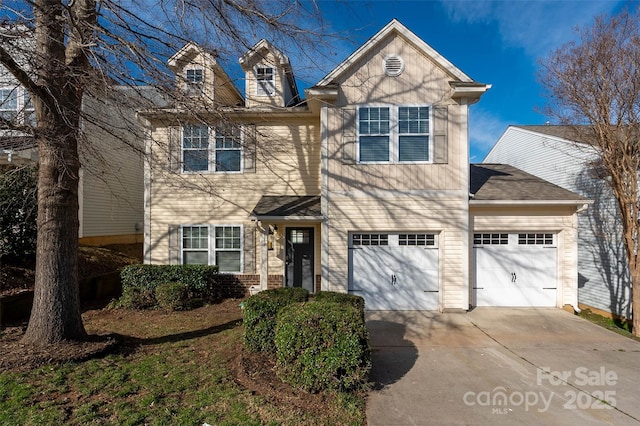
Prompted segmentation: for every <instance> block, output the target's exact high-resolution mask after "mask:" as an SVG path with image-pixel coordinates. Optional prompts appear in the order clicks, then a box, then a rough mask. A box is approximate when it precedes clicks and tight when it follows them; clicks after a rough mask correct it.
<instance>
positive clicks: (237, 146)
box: [214, 126, 242, 173]
mask: <svg viewBox="0 0 640 426" xmlns="http://www.w3.org/2000/svg"><path fill="white" fill-rule="evenodd" d="M214 138H215V153H214V161H215V164H216V167H215V171H216V172H225V173H233V172H241V171H242V132H241V130H240V127H238V126H218V127H216V128H215V130H214ZM225 151H226V152H231V153H237V155H238V157H239V165H238V169H237V170H222V169H221V168H220V164H219V161H218V155H219V153H224V152H225Z"/></svg>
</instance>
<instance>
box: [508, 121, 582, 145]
mask: <svg viewBox="0 0 640 426" xmlns="http://www.w3.org/2000/svg"><path fill="white" fill-rule="evenodd" d="M510 127H513V128H517V129H523V130H528V131H530V132H534V133H540V134H542V135H547V136H552V137H556V138H560V139H564V140H566V141H572V142H582V143H586V144H589V145H593V144H594V143H593V141H590V139H591V134H590V132H589V130H590V129H591V127H590V126H567V125H555V124H542V125H527V126H510Z"/></svg>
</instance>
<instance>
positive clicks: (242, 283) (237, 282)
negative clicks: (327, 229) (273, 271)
mask: <svg viewBox="0 0 640 426" xmlns="http://www.w3.org/2000/svg"><path fill="white" fill-rule="evenodd" d="M321 279H322V278H321V276H320V275H316V293H317V292H319V291H320V288H321ZM283 282H284V276H282V275H269V276H267V288H268V289H272V288H280V287H282V286H283ZM216 283H217V286H218V288H219V289H220V292H221V296H222V297H225V298H228V297H245V296H248V295H249V287H251V286H256V287H260V275H258V274H242V275H233V274H220V275H218V276H217V277H216Z"/></svg>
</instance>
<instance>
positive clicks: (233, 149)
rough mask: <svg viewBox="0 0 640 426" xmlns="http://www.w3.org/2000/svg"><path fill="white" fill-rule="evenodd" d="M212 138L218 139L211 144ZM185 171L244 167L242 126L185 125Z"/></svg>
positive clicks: (183, 161) (219, 170) (237, 169)
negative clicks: (211, 126) (212, 127)
mask: <svg viewBox="0 0 640 426" xmlns="http://www.w3.org/2000/svg"><path fill="white" fill-rule="evenodd" d="M210 138H212V139H213V140H214V141H215V143H214V144H213V146H212V144H210V143H209V139H210ZM182 171H183V172H209V171H215V172H240V171H242V144H241V131H240V128H239V127H238V126H219V127H217V128H215V129H211V128H209V127H208V126H205V125H201V124H190V125H185V126H183V127H182Z"/></svg>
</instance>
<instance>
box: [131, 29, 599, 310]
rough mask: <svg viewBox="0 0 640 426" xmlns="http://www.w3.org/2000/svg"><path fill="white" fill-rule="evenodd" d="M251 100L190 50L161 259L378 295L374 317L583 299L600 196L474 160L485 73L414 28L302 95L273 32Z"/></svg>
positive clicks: (182, 68) (163, 166) (382, 36)
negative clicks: (467, 67) (471, 119)
mask: <svg viewBox="0 0 640 426" xmlns="http://www.w3.org/2000/svg"><path fill="white" fill-rule="evenodd" d="M240 65H241V66H242V69H243V70H244V72H245V77H246V79H245V82H246V83H245V84H246V86H245V91H244V92H245V96H244V97H243V96H242V95H241V94H240V91H239V90H238V89H237V88H236V87H235V86H234V85H233V83H232V80H231V79H230V78H229V76H228V75H227V73H226V72H225V71H224V70H223V69H222V67H221V66H220V64H219V63H218V61H217V60H216V58H215V56H213V55H211V54H208V53H207V52H205V51H204V50H203V49H201V48H200V47H198V46H197V45H196V44H193V43H189V44H187V45H186V46H185V47H184V48H183V49H181V50H180V51H179V52H177V53H176V54H175V55H174V56H173V57H172V58H170V60H169V67H170V68H171V69H172V70H173V71H174V72H175V74H176V79H177V82H178V84H179V85H180V87H182V88H183V89H184V94H185V98H188V99H190V100H192V101H193V100H197V102H186V101H185V103H184V104H182V103H177V104H176V105H174V106H172V107H171V108H152V109H146V110H143V111H139V113H138V114H139V120H140V122H142V123H143V124H144V126H145V128H146V134H147V137H146V151H147V158H148V161H147V163H146V169H145V221H144V223H145V229H144V240H145V262H147V263H154V264H180V263H205V264H216V265H218V266H219V268H220V271H221V273H222V274H224V279H226V280H227V281H228V282H229V283H230V284H232V283H235V284H236V285H238V284H239V285H242V286H244V288H250V287H253V289H256V290H260V289H267V288H273V287H281V286H292V287H303V288H306V289H308V290H309V291H311V292H317V291H319V290H331V291H338V292H349V293H353V294H356V295H361V296H363V297H364V299H365V301H366V308H367V309H373V310H414V309H417V310H447V309H463V310H466V309H468V308H469V307H470V306H554V307H562V306H563V305H566V304H569V305H574V306H575V305H576V304H577V224H578V220H577V212H578V210H579V209H581V208H583V207H584V206H585V205H586V203H587V201H586V200H585V199H584V198H582V197H580V196H578V195H576V194H574V193H572V192H570V191H567V190H564V189H562V188H559V187H557V186H555V185H553V184H550V183H548V182H546V181H544V180H541V179H539V178H536V177H534V176H532V175H529V174H527V173H525V172H522V171H521V170H519V169H516V168H514V167H510V166H505V165H499V164H482V165H471V166H470V165H469V156H468V152H469V138H468V130H469V129H468V114H469V106H470V105H471V104H473V103H475V102H477V101H478V100H479V99H480V97H481V96H482V95H483V94H484V93H485V92H486V91H487V90H488V89H489V88H490V86H489V85H487V84H483V83H479V82H476V81H474V80H472V79H471V78H470V77H468V76H467V75H466V74H464V73H463V72H462V71H461V70H459V69H458V68H456V67H455V66H454V65H453V64H451V63H450V62H449V61H447V60H446V59H445V58H444V57H443V56H441V55H440V54H439V53H438V52H436V51H435V50H434V49H432V48H431V47H430V46H428V45H427V44H426V43H425V42H424V41H422V40H421V39H419V38H418V37H417V36H416V35H415V34H413V33H412V32H411V31H410V30H408V29H407V28H406V27H404V26H403V25H402V24H401V23H399V22H398V21H396V20H393V21H391V22H390V23H389V24H388V25H386V26H385V27H384V28H382V29H381V30H380V31H379V32H378V33H377V34H375V35H374V36H373V37H372V38H371V39H369V40H368V41H367V42H366V43H365V44H364V45H363V46H361V47H360V48H359V49H357V50H356V51H355V52H354V53H353V54H352V55H351V56H349V57H348V58H347V59H346V60H345V61H344V62H342V63H341V64H340V65H339V66H337V67H336V68H335V69H334V70H333V71H331V72H330V73H329V74H327V75H326V76H325V77H324V78H323V79H322V80H321V81H319V82H318V83H317V84H316V85H314V86H313V87H309V88H307V89H305V91H304V94H305V98H304V99H302V98H301V94H300V92H299V91H298V88H297V85H296V80H295V78H294V76H293V72H292V68H291V64H290V61H289V59H288V57H287V56H286V55H285V54H284V53H283V52H281V51H280V50H278V49H277V48H276V47H274V46H273V45H271V44H270V43H269V42H267V41H265V40H262V41H260V42H258V43H257V44H256V45H255V46H254V47H253V48H252V49H250V50H249V52H247V53H246V54H245V55H244V56H243V57H242V58H240Z"/></svg>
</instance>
